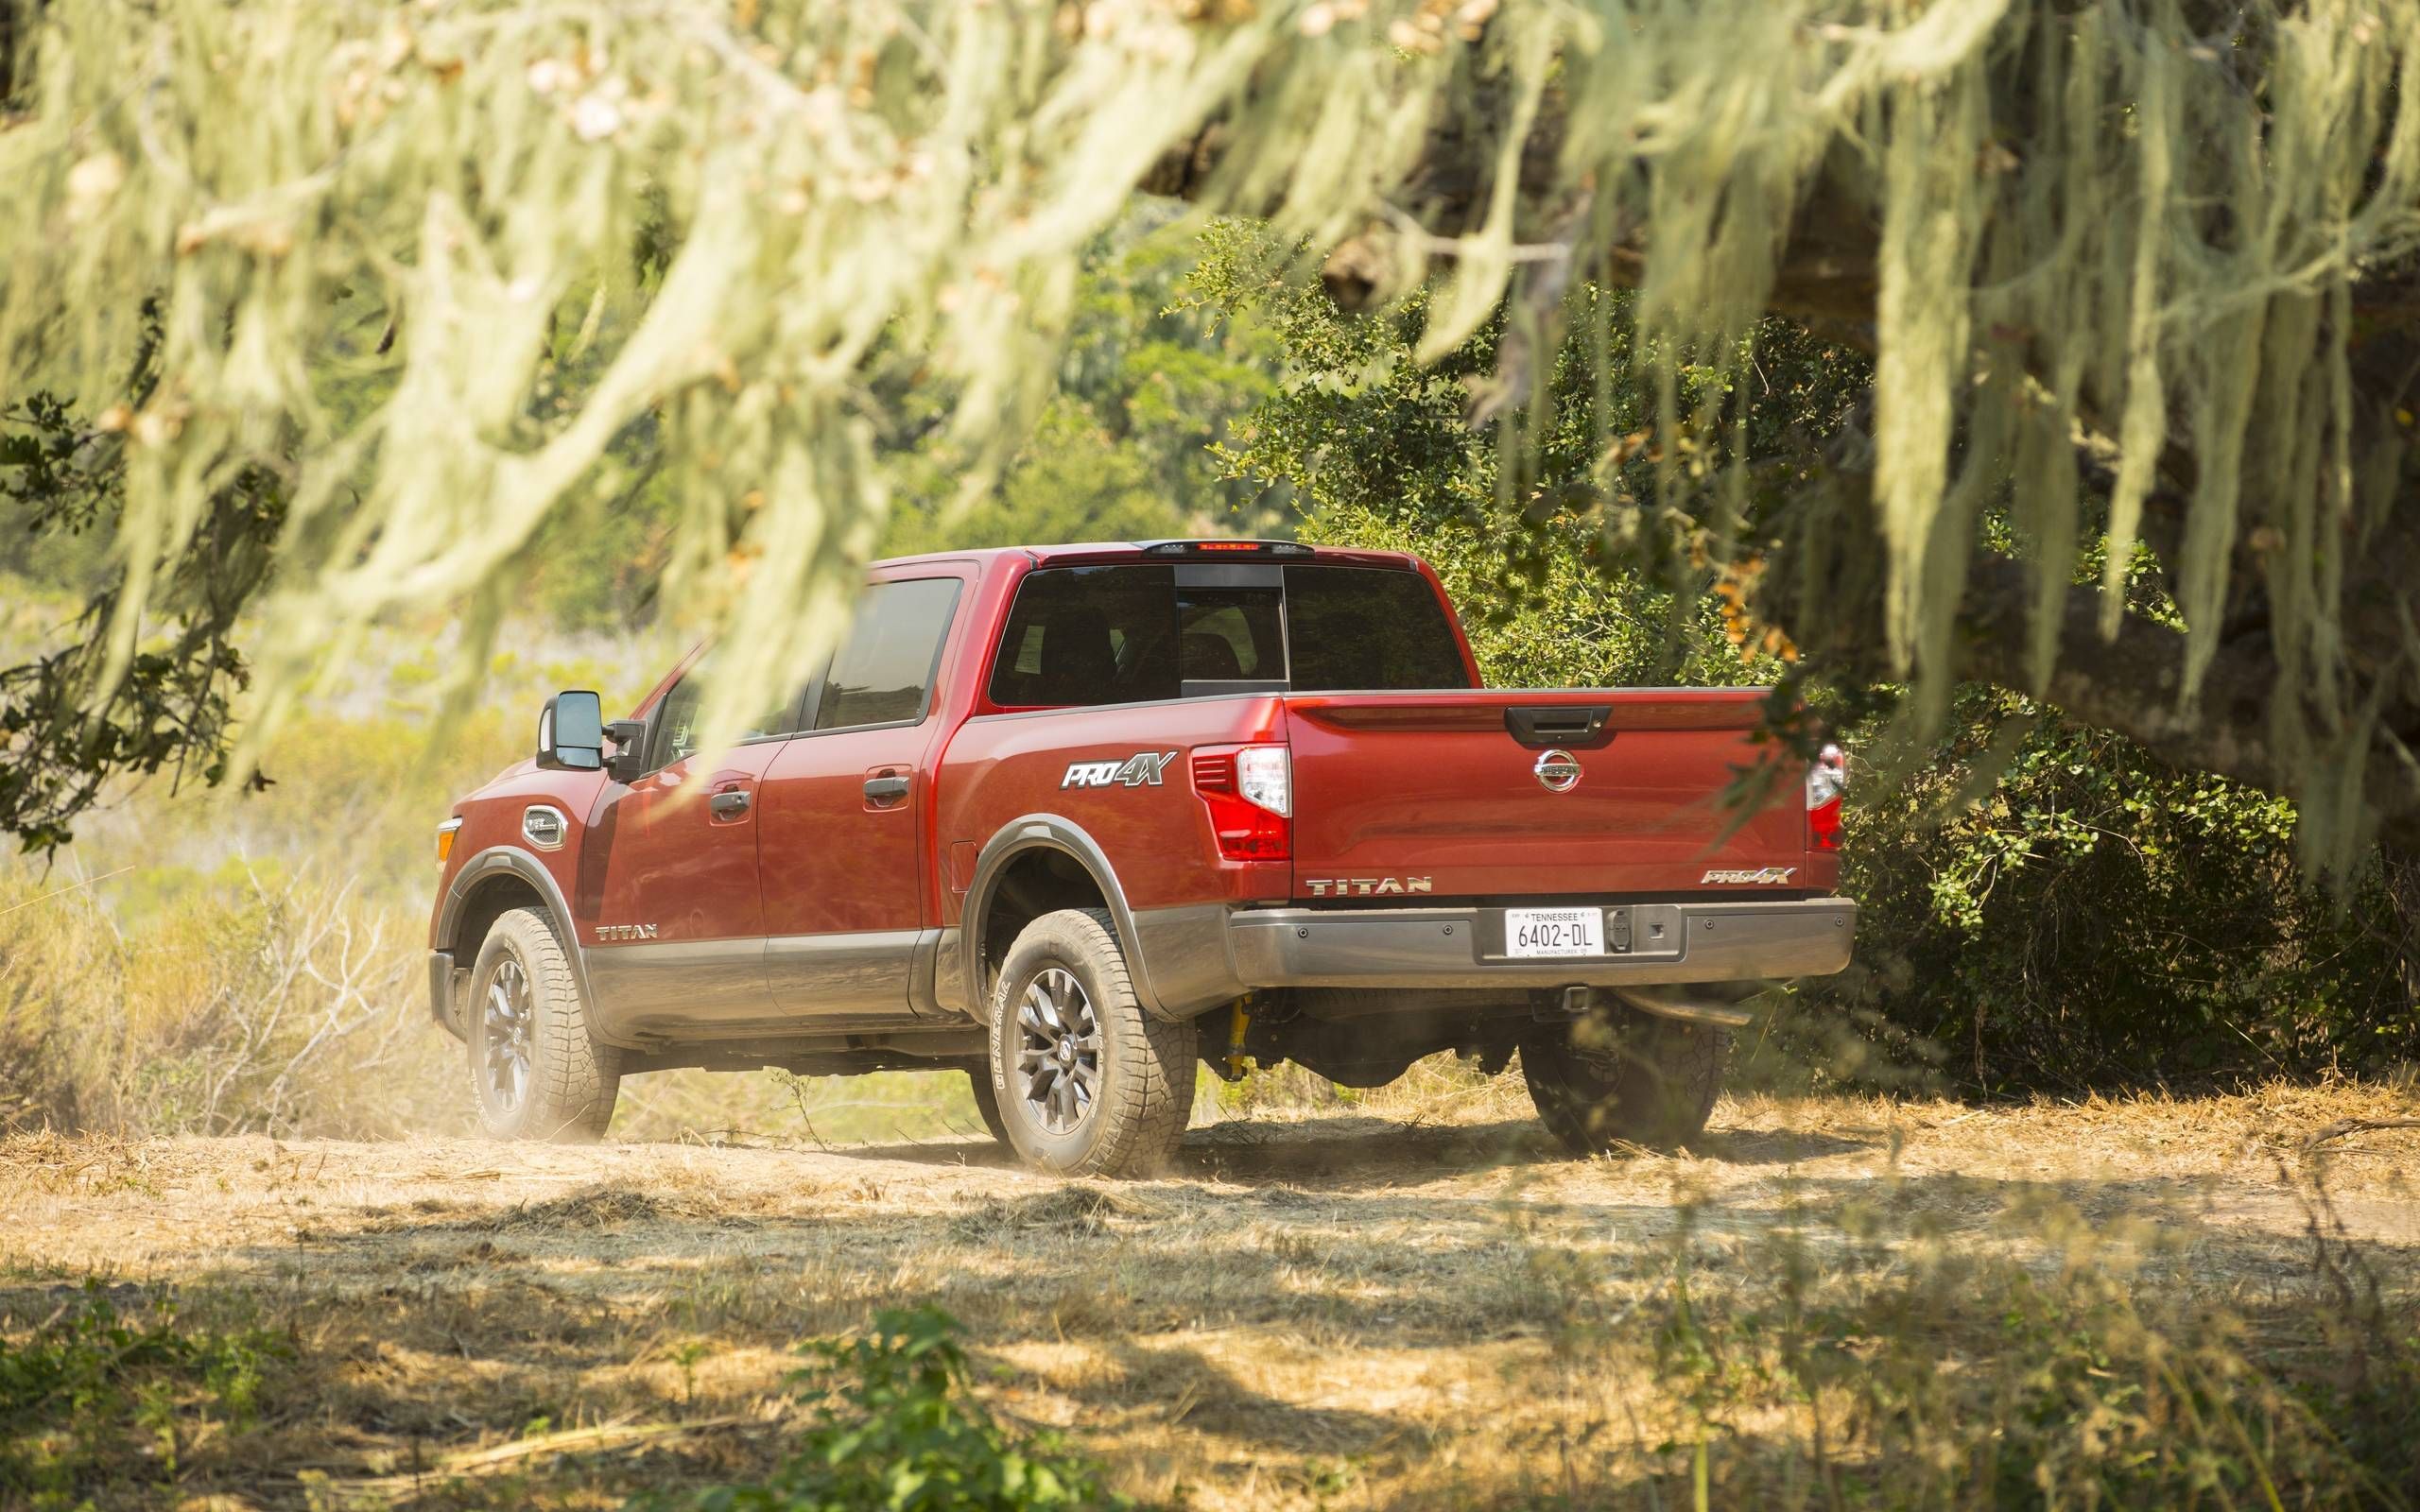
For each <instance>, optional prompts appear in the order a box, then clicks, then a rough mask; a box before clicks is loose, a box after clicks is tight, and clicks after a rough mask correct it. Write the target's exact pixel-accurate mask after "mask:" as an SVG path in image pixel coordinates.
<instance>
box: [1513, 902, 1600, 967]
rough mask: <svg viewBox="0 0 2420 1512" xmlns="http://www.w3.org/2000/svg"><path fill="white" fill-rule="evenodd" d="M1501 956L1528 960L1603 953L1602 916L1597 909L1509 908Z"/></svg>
mask: <svg viewBox="0 0 2420 1512" xmlns="http://www.w3.org/2000/svg"><path fill="white" fill-rule="evenodd" d="M1504 954H1507V955H1510V956H1513V957H1515V958H1517V959H1522V960H1530V959H1534V958H1536V957H1539V956H1545V955H1602V954H1605V915H1604V911H1603V910H1602V909H1599V908H1508V909H1506V910H1504Z"/></svg>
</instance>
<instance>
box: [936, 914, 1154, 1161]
mask: <svg viewBox="0 0 2420 1512" xmlns="http://www.w3.org/2000/svg"><path fill="white" fill-rule="evenodd" d="M989 1030H990V1049H991V1057H990V1059H991V1065H990V1068H989V1069H990V1073H991V1078H990V1079H991V1091H992V1095H993V1100H994V1107H995V1108H996V1109H997V1111H998V1114H999V1118H1000V1125H1001V1127H1002V1129H1003V1130H1004V1132H1005V1133H1006V1135H1007V1137H1008V1143H1009V1144H1010V1146H1011V1148H1013V1149H1014V1150H1015V1151H1016V1152H1017V1153H1018V1154H1019V1155H1021V1156H1023V1157H1024V1158H1025V1159H1026V1160H1029V1161H1030V1162H1032V1163H1033V1164H1035V1165H1038V1166H1041V1167H1042V1168H1043V1169H1045V1170H1046V1171H1054V1172H1058V1173H1059V1174H1061V1175H1064V1176H1115V1177H1126V1176H1144V1175H1148V1174H1150V1172H1153V1171H1156V1170H1158V1169H1159V1168H1160V1167H1161V1166H1163V1165H1165V1164H1167V1161H1168V1159H1169V1157H1171V1156H1172V1155H1174V1154H1175V1153H1176V1147H1177V1143H1178V1141H1180V1140H1181V1139H1183V1138H1184V1125H1185V1119H1186V1117H1187V1116H1188V1115H1189V1114H1190V1113H1191V1111H1192V1107H1193V1078H1194V1071H1195V1062H1194V1042H1195V1041H1194V1028H1193V1025H1192V1023H1190V1022H1184V1023H1168V1022H1163V1021H1162V1020H1160V1019H1157V1018H1154V1017H1153V1016H1152V1015H1151V1014H1150V1012H1148V1011H1147V1010H1146V1009H1145V1008H1144V1007H1143V1005H1142V1003H1141V1001H1140V1000H1139V999H1137V998H1136V997H1135V995H1134V987H1133V983H1132V979H1130V978H1129V977H1128V975H1127V972H1126V956H1125V953H1124V952H1122V951H1120V950H1119V949H1118V946H1117V936H1116V935H1115V934H1114V933H1112V932H1111V930H1110V927H1109V916H1108V915H1107V914H1106V913H1104V912H1102V911H1100V910H1098V909H1093V908H1085V909H1075V908H1068V909H1062V910H1060V911H1058V912H1056V913H1049V914H1045V915H1043V916H1042V917H1041V918H1040V919H1035V920H1034V921H1033V922H1032V923H1030V924H1028V925H1027V926H1026V927H1025V930H1024V932H1023V933H1022V934H1020V935H1018V936H1017V938H1016V943H1015V944H1013V945H1011V946H1010V947H1009V954H1008V959H1007V960H1005V961H1004V962H1002V963H1001V968H1000V976H999V981H998V984H997V986H996V987H995V988H994V990H993V993H992V1003H991V1012H990V1023H989ZM978 1106H979V1099H978Z"/></svg>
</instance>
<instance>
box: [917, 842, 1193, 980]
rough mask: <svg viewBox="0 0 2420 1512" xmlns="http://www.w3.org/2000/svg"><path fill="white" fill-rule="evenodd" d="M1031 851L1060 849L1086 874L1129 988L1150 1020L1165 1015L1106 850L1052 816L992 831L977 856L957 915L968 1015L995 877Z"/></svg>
mask: <svg viewBox="0 0 2420 1512" xmlns="http://www.w3.org/2000/svg"><path fill="white" fill-rule="evenodd" d="M1030 851H1059V852H1060V853H1061V854H1063V855H1065V856H1069V857H1071V858H1073V859H1074V861H1075V863H1076V864H1077V865H1078V866H1080V867H1081V868H1084V870H1085V872H1086V873H1087V874H1088V875H1090V876H1091V878H1092V880H1093V885H1095V886H1096V887H1098V888H1099V889H1100V895H1101V897H1102V898H1103V899H1104V900H1106V901H1107V902H1108V903H1109V919H1110V927H1111V929H1112V930H1113V931H1114V932H1115V935H1116V936H1117V943H1118V946H1119V947H1120V948H1121V949H1123V950H1124V951H1125V952H1126V970H1127V975H1128V977H1129V978H1130V979H1131V980H1132V983H1133V985H1134V995H1135V996H1136V997H1137V998H1139V999H1140V1000H1142V1004H1143V1007H1144V1009H1145V1010H1146V1011H1148V1012H1149V1013H1150V1014H1151V1015H1152V1016H1153V1017H1155V1018H1162V1019H1165V1018H1167V1017H1169V1014H1168V1012H1167V1009H1166V1008H1165V1007H1163V1006H1162V1005H1161V1004H1160V998H1159V994H1158V992H1156V991H1155V990H1154V989H1153V988H1152V987H1151V971H1150V965H1149V964H1148V963H1147V962H1146V961H1145V960H1144V959H1143V936H1142V933H1141V932H1140V931H1139V930H1137V929H1136V928H1135V927H1134V911H1133V910H1132V909H1131V908H1129V907H1128V906H1127V905H1126V889H1125V888H1123V887H1121V886H1119V885H1118V884H1117V868H1115V867H1113V866H1112V865H1110V860H1109V855H1108V852H1106V851H1102V850H1101V848H1100V843H1099V842H1098V841H1097V840H1095V839H1094V838H1093V837H1092V836H1091V835H1089V834H1087V833H1084V830H1083V827H1082V826H1080V825H1079V824H1077V823H1076V822H1075V821H1074V820H1072V819H1068V818H1065V817H1063V816H1060V815H1056V814H1028V815H1025V816H1022V817H1019V818H1014V819H1011V820H1010V821H1009V822H1008V823H1006V824H1004V825H1002V826H1000V828H999V829H997V830H995V831H994V832H993V834H992V838H991V839H989V840H987V841H985V842H984V843H983V849H982V851H979V852H977V855H976V858H975V877H974V880H973V881H972V882H971V883H969V884H968V885H967V889H966V903H965V906H964V908H963V909H961V910H960V912H959V916H958V919H959V928H958V936H959V940H958V948H959V971H960V977H959V980H961V981H962V982H964V983H965V989H966V997H967V1004H968V1007H969V1008H970V1009H971V1010H972V1012H973V1013H974V1014H975V1015H976V1016H977V1017H980V1016H981V1015H982V1014H983V1012H984V1011H985V1005H984V1004H983V1002H982V1001H981V993H982V984H983V928H984V922H983V921H984V919H985V917H986V916H987V915H989V914H990V913H991V911H992V899H993V895H994V893H995V892H997V891H998V890H999V885H1000V878H1001V876H1002V875H1003V874H1004V873H1006V872H1007V870H1008V869H1009V864H1010V863H1011V862H1012V861H1014V860H1016V859H1017V858H1018V857H1019V856H1022V855H1025V854H1028V853H1029V852H1030Z"/></svg>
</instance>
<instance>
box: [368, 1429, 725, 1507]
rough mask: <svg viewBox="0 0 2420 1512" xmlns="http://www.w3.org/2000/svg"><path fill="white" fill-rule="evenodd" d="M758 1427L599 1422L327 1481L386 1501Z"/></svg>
mask: <svg viewBox="0 0 2420 1512" xmlns="http://www.w3.org/2000/svg"><path fill="white" fill-rule="evenodd" d="M763 1426H765V1424H764V1423H762V1422H760V1421H759V1420H758V1419H756V1418H753V1417H700V1418H698V1419H696V1420H695V1421H692V1422H685V1423H599V1424H597V1425H596V1427H594V1428H566V1429H564V1430H562V1432H560V1433H553V1434H540V1435H536V1436H535V1437H531V1438H516V1439H514V1440H513V1441H511V1442H510V1443H508V1444H496V1445H493V1446H492V1447H490V1448H487V1449H473V1450H464V1451H462V1452H458V1453H453V1454H448V1455H446V1456H445V1457H444V1458H442V1459H441V1460H439V1461H438V1462H437V1463H436V1464H434V1465H431V1466H429V1467H427V1468H426V1469H420V1470H416V1471H413V1472H411V1473H408V1474H403V1475H381V1476H376V1477H373V1478H372V1479H369V1480H359V1481H333V1482H330V1483H329V1488H330V1489H331V1490H334V1491H337V1492H342V1493H354V1494H362V1495H370V1496H380V1497H384V1498H386V1499H388V1500H389V1501H390V1502H391V1501H395V1500H398V1499H400V1498H402V1497H406V1496H412V1495H416V1494H418V1493H421V1492H423V1491H425V1490H427V1489H428V1488H429V1486H430V1485H431V1483H433V1482H438V1481H447V1480H459V1479H463V1478H466V1477H469V1476H474V1475H484V1474H488V1473H491V1472H493V1471H495V1470H499V1469H506V1468H508V1467H510V1466H513V1465H518V1464H520V1463H521V1462H523V1461H524V1460H528V1459H532V1458H535V1457H536V1456H538V1455H540V1454H569V1453H579V1452H602V1451H615V1452H619V1451H624V1450H631V1449H641V1448H646V1447H648V1446H650V1445H655V1444H663V1443H668V1442H670V1441H672V1440H674V1439H678V1438H686V1437H688V1436H689V1435H692V1434H703V1433H714V1432H719V1431H721V1430H725V1429H732V1428H751V1427H763Z"/></svg>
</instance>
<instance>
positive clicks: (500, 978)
mask: <svg viewBox="0 0 2420 1512" xmlns="http://www.w3.org/2000/svg"><path fill="white" fill-rule="evenodd" d="M530 1018H531V1013H530V994H529V977H528V974H527V972H525V971H522V970H521V963H520V962H519V961H516V960H514V959H513V958H512V957H511V956H510V955H507V956H506V957H505V958H504V959H503V960H501V961H499V962H497V963H496V968H495V974H494V975H493V976H492V977H490V978H489V979H488V998H487V1012H486V1016H485V1022H484V1023H483V1024H482V1026H481V1028H480V1034H481V1036H482V1039H483V1041H484V1044H485V1047H486V1052H487V1054H486V1060H487V1077H486V1079H487V1087H486V1091H487V1094H488V1097H489V1099H490V1100H491V1101H492V1102H493V1105H494V1107H495V1109H496V1111H497V1112H499V1113H505V1114H510V1113H513V1112H517V1111H518V1110H519V1109H520V1108H521V1100H522V1099H523V1098H524V1097H526V1096H527V1095H528V1091H529V1048H530V1047H529V1029H530Z"/></svg>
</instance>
